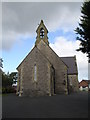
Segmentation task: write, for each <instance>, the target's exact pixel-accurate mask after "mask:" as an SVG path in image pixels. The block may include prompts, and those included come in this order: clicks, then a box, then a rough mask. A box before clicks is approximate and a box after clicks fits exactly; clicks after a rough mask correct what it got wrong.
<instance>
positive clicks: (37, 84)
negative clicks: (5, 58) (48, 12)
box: [17, 20, 79, 97]
mask: <svg viewBox="0 0 90 120" xmlns="http://www.w3.org/2000/svg"><path fill="white" fill-rule="evenodd" d="M36 33H37V37H36V42H35V46H34V48H33V49H32V50H31V51H30V52H29V54H28V55H27V56H26V57H25V59H24V60H23V61H22V62H21V63H20V65H19V66H18V67H17V70H18V85H17V93H18V94H19V96H31V97H32V96H46V95H49V96H51V95H54V94H68V93H70V92H71V91H72V92H73V91H75V92H76V91H78V89H79V87H78V70H77V62H76V56H72V57H59V56H58V55H57V54H56V53H55V52H54V51H53V50H52V49H51V47H50V46H49V41H48V36H47V34H48V30H47V28H46V26H45V25H44V22H43V20H41V22H40V24H39V26H38V28H37V30H36Z"/></svg>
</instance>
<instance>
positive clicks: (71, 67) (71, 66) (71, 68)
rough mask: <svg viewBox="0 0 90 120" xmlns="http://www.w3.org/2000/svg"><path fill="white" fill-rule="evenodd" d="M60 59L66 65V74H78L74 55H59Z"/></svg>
mask: <svg viewBox="0 0 90 120" xmlns="http://www.w3.org/2000/svg"><path fill="white" fill-rule="evenodd" d="M60 58H61V59H62V61H63V62H64V63H65V64H66V65H67V66H68V74H78V70H77V64H76V57H75V56H74V57H60Z"/></svg>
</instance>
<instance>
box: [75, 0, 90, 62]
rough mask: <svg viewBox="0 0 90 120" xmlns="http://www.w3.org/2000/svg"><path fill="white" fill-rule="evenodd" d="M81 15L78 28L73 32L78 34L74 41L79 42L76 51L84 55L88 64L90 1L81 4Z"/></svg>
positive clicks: (89, 59) (89, 56) (89, 54)
mask: <svg viewBox="0 0 90 120" xmlns="http://www.w3.org/2000/svg"><path fill="white" fill-rule="evenodd" d="M81 13H82V15H81V19H80V23H79V27H77V28H76V30H75V31H76V34H78V36H77V38H76V39H77V40H79V41H80V48H79V49H77V51H81V52H83V53H86V54H87V57H88V62H89V63H90V0H88V1H85V2H84V3H83V5H82V7H81Z"/></svg>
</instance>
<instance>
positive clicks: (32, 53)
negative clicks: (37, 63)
mask: <svg viewBox="0 0 90 120" xmlns="http://www.w3.org/2000/svg"><path fill="white" fill-rule="evenodd" d="M39 54H40V56H41V58H44V59H45V61H46V62H48V63H49V64H50V65H51V63H50V61H49V60H48V59H47V58H46V57H45V56H44V55H43V54H42V53H41V52H40V50H39V49H38V48H37V47H36V46H35V47H34V48H33V49H32V50H31V51H30V52H29V54H28V55H27V56H26V57H25V58H24V60H23V61H22V62H21V63H20V64H19V66H18V67H17V68H16V69H17V70H18V69H19V68H20V67H21V66H22V65H24V64H26V61H27V60H28V61H29V62H31V61H32V60H30V59H34V60H35V59H36V58H35V57H37V56H38V55H39ZM41 58H40V59H41ZM41 60H42V59H41ZM33 62H34V61H33Z"/></svg>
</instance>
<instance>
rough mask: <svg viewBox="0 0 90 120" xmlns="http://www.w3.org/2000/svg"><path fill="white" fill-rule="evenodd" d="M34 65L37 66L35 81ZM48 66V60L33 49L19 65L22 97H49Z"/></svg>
mask: <svg viewBox="0 0 90 120" xmlns="http://www.w3.org/2000/svg"><path fill="white" fill-rule="evenodd" d="M34 65H36V66H37V80H36V81H35V80H34ZM50 66H51V64H50V63H49V62H48V60H47V59H46V58H45V57H44V56H43V55H42V54H41V53H40V51H39V50H38V49H37V48H36V47H35V48H34V49H33V50H32V51H31V52H30V54H29V55H28V56H27V57H26V59H25V60H24V61H23V63H22V64H21V66H20V68H18V69H21V71H20V72H21V73H19V74H20V76H21V77H20V88H21V89H23V90H22V91H23V94H22V95H23V96H43V95H44V96H45V95H51V90H50Z"/></svg>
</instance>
